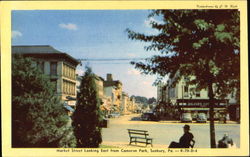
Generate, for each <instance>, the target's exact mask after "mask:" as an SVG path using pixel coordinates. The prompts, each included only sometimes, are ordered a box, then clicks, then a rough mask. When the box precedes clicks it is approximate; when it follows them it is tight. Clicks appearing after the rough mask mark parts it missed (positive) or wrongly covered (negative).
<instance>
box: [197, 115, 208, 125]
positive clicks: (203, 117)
mask: <svg viewBox="0 0 250 157" xmlns="http://www.w3.org/2000/svg"><path fill="white" fill-rule="evenodd" d="M196 122H198V123H206V122H207V116H206V114H205V113H199V114H198V115H197V118H196Z"/></svg>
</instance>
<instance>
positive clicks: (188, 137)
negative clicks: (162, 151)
mask: <svg viewBox="0 0 250 157" xmlns="http://www.w3.org/2000/svg"><path fill="white" fill-rule="evenodd" d="M183 130H184V134H183V135H182V136H181V138H180V140H179V143H178V142H174V141H173V142H171V143H170V145H169V147H168V148H189V147H190V146H191V141H192V142H194V140H193V138H194V136H193V134H192V133H191V132H189V131H190V126H189V125H184V127H183ZM193 144H194V143H193Z"/></svg>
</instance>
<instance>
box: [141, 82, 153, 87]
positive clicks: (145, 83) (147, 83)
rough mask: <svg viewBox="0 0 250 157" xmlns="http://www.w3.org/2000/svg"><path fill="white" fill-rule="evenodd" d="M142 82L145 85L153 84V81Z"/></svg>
mask: <svg viewBox="0 0 250 157" xmlns="http://www.w3.org/2000/svg"><path fill="white" fill-rule="evenodd" d="M142 84H143V85H150V86H151V85H152V83H151V82H149V81H142Z"/></svg>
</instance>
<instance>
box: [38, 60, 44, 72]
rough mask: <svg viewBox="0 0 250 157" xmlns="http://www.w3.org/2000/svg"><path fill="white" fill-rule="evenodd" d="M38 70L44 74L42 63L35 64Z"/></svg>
mask: <svg viewBox="0 0 250 157" xmlns="http://www.w3.org/2000/svg"><path fill="white" fill-rule="evenodd" d="M37 67H38V69H39V70H40V71H41V72H42V73H44V62H37Z"/></svg>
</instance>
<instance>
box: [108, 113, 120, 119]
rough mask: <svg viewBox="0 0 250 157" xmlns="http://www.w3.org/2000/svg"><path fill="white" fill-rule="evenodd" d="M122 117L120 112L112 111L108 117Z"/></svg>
mask: <svg viewBox="0 0 250 157" xmlns="http://www.w3.org/2000/svg"><path fill="white" fill-rule="evenodd" d="M119 117H120V113H111V114H109V115H108V118H119Z"/></svg>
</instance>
